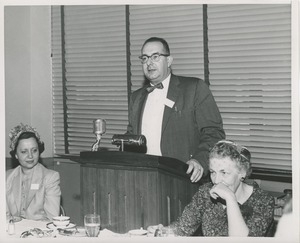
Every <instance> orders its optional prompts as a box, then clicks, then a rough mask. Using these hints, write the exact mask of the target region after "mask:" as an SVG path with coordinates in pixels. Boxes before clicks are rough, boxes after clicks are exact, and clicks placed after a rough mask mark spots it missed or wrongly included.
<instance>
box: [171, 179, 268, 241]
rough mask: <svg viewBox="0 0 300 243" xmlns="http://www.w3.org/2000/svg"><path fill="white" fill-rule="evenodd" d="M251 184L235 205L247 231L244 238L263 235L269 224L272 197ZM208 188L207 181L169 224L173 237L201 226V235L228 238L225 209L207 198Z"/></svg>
mask: <svg viewBox="0 0 300 243" xmlns="http://www.w3.org/2000/svg"><path fill="white" fill-rule="evenodd" d="M248 184H250V183H248ZM251 185H252V186H253V192H252V195H251V196H250V197H249V198H248V200H247V201H246V202H245V203H244V204H242V205H239V206H240V209H241V213H242V216H243V218H244V220H245V223H246V224H247V226H248V228H249V234H248V236H265V234H266V232H267V230H268V228H269V226H270V225H271V224H272V222H273V216H274V198H273V197H272V196H271V195H269V194H268V193H267V192H265V191H263V190H262V189H260V188H259V187H258V185H257V183H255V182H252V183H251ZM212 186H213V184H212V183H210V182H209V183H206V184H204V185H202V186H200V188H199V190H198V191H197V192H196V193H195V195H194V196H193V198H192V201H191V202H190V203H189V204H188V205H187V206H186V207H185V208H184V210H183V213H182V215H181V216H180V217H179V218H178V219H177V220H176V221H175V222H174V223H172V224H171V227H172V228H173V230H174V232H175V234H177V235H180V236H191V235H193V234H194V233H195V231H196V230H197V229H198V228H199V227H200V226H201V229H202V234H203V236H228V222H227V212H226V208H223V207H222V204H221V203H220V202H218V201H216V200H214V199H212V198H211V197H210V194H209V191H210V189H211V188H212ZM198 230H199V229H198ZM198 230H197V232H198Z"/></svg>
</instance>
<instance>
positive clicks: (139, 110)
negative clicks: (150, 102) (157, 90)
mask: <svg viewBox="0 0 300 243" xmlns="http://www.w3.org/2000/svg"><path fill="white" fill-rule="evenodd" d="M146 88H147V87H144V89H142V90H141V92H140V94H139V96H137V98H136V100H137V101H136V102H135V104H136V107H135V108H134V109H133V111H135V112H134V113H135V114H133V115H134V116H135V118H134V120H135V121H136V131H137V134H141V132H142V127H141V124H142V119H143V113H144V108H145V103H146V100H147V97H148V92H147V90H146Z"/></svg>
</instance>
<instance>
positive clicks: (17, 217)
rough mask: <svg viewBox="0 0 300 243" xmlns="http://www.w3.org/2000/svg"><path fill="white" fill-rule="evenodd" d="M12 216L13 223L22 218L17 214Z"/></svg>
mask: <svg viewBox="0 0 300 243" xmlns="http://www.w3.org/2000/svg"><path fill="white" fill-rule="evenodd" d="M12 218H13V221H14V223H17V222H20V221H21V220H22V218H21V217H19V216H13V217H12Z"/></svg>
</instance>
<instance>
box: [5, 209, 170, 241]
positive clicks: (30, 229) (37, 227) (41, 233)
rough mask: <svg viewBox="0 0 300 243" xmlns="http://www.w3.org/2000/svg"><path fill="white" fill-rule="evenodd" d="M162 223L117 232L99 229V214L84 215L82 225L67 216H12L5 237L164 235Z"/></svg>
mask: <svg viewBox="0 0 300 243" xmlns="http://www.w3.org/2000/svg"><path fill="white" fill-rule="evenodd" d="M160 227H162V225H159V226H156V228H155V226H154V227H152V228H151V230H146V229H143V228H139V229H132V230H129V231H128V232H127V233H123V234H119V233H115V232H113V231H111V230H109V229H106V228H105V229H101V221H100V215H99V214H95V213H94V214H87V215H85V216H84V226H78V225H76V224H74V223H73V222H72V219H70V217H68V216H57V217H53V220H52V221H50V222H49V221H36V220H30V219H24V218H21V217H12V218H11V219H10V220H8V222H7V228H6V234H7V238H73V237H74V238H77V237H86V238H90V237H93V238H95V237H100V238H106V237H107V238H110V237H164V236H168V235H166V232H164V231H162V230H161V229H160Z"/></svg>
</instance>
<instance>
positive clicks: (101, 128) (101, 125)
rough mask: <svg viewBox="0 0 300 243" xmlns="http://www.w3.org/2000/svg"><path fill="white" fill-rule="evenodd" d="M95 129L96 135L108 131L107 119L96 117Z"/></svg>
mask: <svg viewBox="0 0 300 243" xmlns="http://www.w3.org/2000/svg"><path fill="white" fill-rule="evenodd" d="M93 124H94V126H93V128H94V129H93V131H94V133H95V134H96V135H102V134H104V133H105V132H106V121H105V120H104V119H101V118H99V119H96V120H94V121H93Z"/></svg>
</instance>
